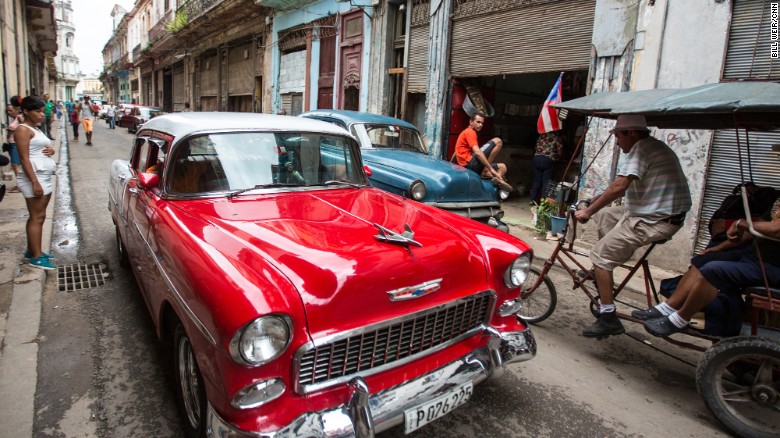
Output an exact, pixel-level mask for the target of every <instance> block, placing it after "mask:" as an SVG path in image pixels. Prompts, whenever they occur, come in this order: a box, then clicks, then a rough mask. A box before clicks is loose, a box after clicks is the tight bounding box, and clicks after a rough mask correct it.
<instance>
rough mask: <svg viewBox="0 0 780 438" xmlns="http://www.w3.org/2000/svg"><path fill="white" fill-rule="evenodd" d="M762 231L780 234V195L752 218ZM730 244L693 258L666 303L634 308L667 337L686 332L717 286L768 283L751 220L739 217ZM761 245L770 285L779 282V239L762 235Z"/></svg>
mask: <svg viewBox="0 0 780 438" xmlns="http://www.w3.org/2000/svg"><path fill="white" fill-rule="evenodd" d="M753 228H754V229H755V230H756V231H758V232H759V233H761V234H763V235H765V236H768V237H772V238H775V239H780V196H778V197H777V199H776V200H775V202H774V205H773V206H772V207H771V208H770V209H769V210H767V211H766V212H765V213H764V215H763V216H762V217H761V220H759V221H755V222H753ZM727 236H728V243H727V244H724V245H720V250H719V251H715V252H710V253H708V254H706V255H704V256H697V257H694V258H693V260H692V266H691V267H690V268H689V269H688V271H687V272H686V273H685V275H683V277H682V280H680V283H679V285H678V286H677V289H676V290H675V292H674V294H672V296H671V297H670V298H669V299H668V300H666V301H665V302H663V303H661V304H658V305H657V306H655V307H651V308H649V309H647V310H637V311H634V312H632V313H631V315H632V316H633V317H635V318H638V319H642V320H644V321H645V322H644V326H645V329H646V330H647V331H648V332H649V333H650V334H652V335H655V336H660V337H665V336H669V335H672V334H674V333H677V332H679V331H682V330H683V329H685V327H686V326H687V325H688V323H689V321H690V320H691V318H692V317H693V315H694V314H695V313H696V312H698V311H700V310H701V309H702V308H703V307H704V306H706V305H707V304H709V303H710V302H711V301H712V300H713V299H715V296H716V295H717V294H718V291H719V290H720V291H739V290H741V289H742V288H744V287H745V286H759V285H763V284H764V277H763V273H762V270H761V266H760V264H759V260H758V256H757V254H756V252H755V247H754V246H753V245H747V246H745V243H748V242H750V241H751V240H752V239H753V235H752V234H750V232H749V229H748V224H747V223H746V222H745V221H744V220H742V219H740V220H737V221H736V222H734V223H733V224H732V225H731V227H730V228H729V230H728V232H727ZM756 239H758V240H757V241H756V244H757V246H758V249H759V252H760V254H761V257H762V259H763V262H764V263H763V264H764V271H765V272H766V278H767V281H768V283H769V286H770V287H778V285H780V242H776V241H773V240H769V239H762V238H760V237H757V238H756Z"/></svg>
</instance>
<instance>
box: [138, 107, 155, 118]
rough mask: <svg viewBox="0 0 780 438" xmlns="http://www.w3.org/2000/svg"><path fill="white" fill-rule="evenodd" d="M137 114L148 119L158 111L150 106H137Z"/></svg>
mask: <svg viewBox="0 0 780 438" xmlns="http://www.w3.org/2000/svg"><path fill="white" fill-rule="evenodd" d="M138 111H139V113H140V114H139V115H140V116H141V117H143V118H144V119H147V120H148V119H150V118H152V117H154V116H155V115H156V113H158V112H160V110H158V109H152V108H138Z"/></svg>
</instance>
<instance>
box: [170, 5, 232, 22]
mask: <svg viewBox="0 0 780 438" xmlns="http://www.w3.org/2000/svg"><path fill="white" fill-rule="evenodd" d="M221 1H223V0H189V1H187V2H185V3H184V4H182V5H181V6H179V9H178V10H179V11H181V10H183V11H184V13H185V14H187V19H188V20H189V21H190V22H192V20H194V19H196V18H198V17H199V16H200V15H201V14H203V13H204V12H206V11H208V10H209V9H211V7H212V6H214V5H216V4H217V3H219V2H221Z"/></svg>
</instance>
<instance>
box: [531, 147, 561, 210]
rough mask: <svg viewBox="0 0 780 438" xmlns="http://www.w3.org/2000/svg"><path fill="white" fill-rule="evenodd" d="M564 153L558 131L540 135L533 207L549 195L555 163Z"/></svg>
mask: <svg viewBox="0 0 780 438" xmlns="http://www.w3.org/2000/svg"><path fill="white" fill-rule="evenodd" d="M562 153H563V142H562V141H561V136H560V135H559V134H558V131H550V132H545V133H544V134H540V135H539V138H538V139H537V140H536V153H535V155H534V161H533V163H534V182H533V184H532V185H531V205H534V204H537V205H538V204H539V203H540V202H541V201H542V198H544V197H545V196H546V195H547V193H546V192H545V190H546V189H547V188H548V186H549V185H550V180H551V179H552V177H553V174H554V173H555V163H556V162H557V161H558V160H560V158H561V155H562Z"/></svg>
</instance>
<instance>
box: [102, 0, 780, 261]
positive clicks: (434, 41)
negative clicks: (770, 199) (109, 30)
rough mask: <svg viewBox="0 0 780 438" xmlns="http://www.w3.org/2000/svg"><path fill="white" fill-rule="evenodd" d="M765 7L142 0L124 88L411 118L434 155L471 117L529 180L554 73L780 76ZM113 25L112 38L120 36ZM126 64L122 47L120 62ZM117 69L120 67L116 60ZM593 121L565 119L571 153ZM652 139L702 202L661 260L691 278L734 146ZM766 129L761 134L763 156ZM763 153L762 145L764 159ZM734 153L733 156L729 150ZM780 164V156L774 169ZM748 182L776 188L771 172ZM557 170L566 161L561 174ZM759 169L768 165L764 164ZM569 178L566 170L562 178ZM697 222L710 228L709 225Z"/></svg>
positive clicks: (613, 165)
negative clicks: (474, 112) (674, 156)
mask: <svg viewBox="0 0 780 438" xmlns="http://www.w3.org/2000/svg"><path fill="white" fill-rule="evenodd" d="M770 3H771V2H769V1H768V0H690V1H685V2H672V1H670V0H654V1H649V0H351V1H349V2H346V1H337V0H189V1H174V0H170V1H167V0H138V1H137V2H136V4H135V6H134V8H133V11H131V12H130V13H128V14H127V15H128V16H129V17H131V18H129V19H128V20H127V36H126V39H127V41H128V43H127V48H126V49H125V51H126V52H127V53H128V54H129V56H128V63H129V65H131V66H132V67H131V68H129V69H128V71H129V75H128V77H129V89H130V95H131V96H132V99H134V100H135V101H136V102H138V103H143V104H150V105H156V106H161V107H162V108H163V109H164V110H166V111H178V110H181V109H182V108H183V105H184V102H189V103H190V104H191V106H192V108H193V109H194V110H202V111H206V110H217V111H254V112H278V111H280V110H284V112H285V113H287V114H291V115H295V114H298V113H300V112H303V111H307V110H310V109H315V108H339V109H354V110H358V111H370V112H375V113H381V114H387V115H392V116H396V117H401V118H403V119H405V120H408V121H410V122H412V123H414V124H415V125H416V126H418V127H419V128H420V130H421V131H423V133H424V134H425V136H426V138H427V140H428V142H429V143H430V144H431V148H430V149H431V153H432V154H433V155H435V156H438V157H442V158H449V157H450V155H451V154H452V151H453V147H454V142H455V139H456V138H457V135H458V133H459V132H460V131H462V130H463V129H464V128H465V127H466V126H467V124H468V116H467V115H466V112H465V111H464V108H466V107H468V106H471V107H476V108H477V109H479V110H481V111H484V112H486V113H488V114H489V115H490V116H491V117H490V118H489V119H488V121H487V123H486V126H485V128H484V129H483V135H484V137H486V138H489V137H492V136H499V137H501V138H502V139H504V145H505V147H504V149H503V151H502V154H503V156H501V157H499V160H500V161H504V162H507V163H509V166H510V169H511V171H510V174H509V175H508V179H509V180H510V182H511V183H512V184H513V185H515V186H516V187H518V188H520V190H519V191H520V192H522V191H523V188H524V187H528V186H529V185H530V178H531V175H532V164H531V163H532V159H533V155H534V144H535V141H536V138H537V136H538V134H537V132H536V120H537V117H538V115H539V113H540V110H541V106H542V104H543V102H544V100H545V98H546V97H547V95H548V93H549V92H550V89H551V88H552V86H553V84H555V82H556V80H557V79H558V77H561V78H562V79H561V80H562V94H563V99H564V100H567V99H572V98H576V97H579V96H583V95H586V94H590V93H593V92H605V91H611V92H620V91H628V90H641V89H648V88H680V87H689V86H695V85H700V84H705V83H709V82H718V81H730V80H775V81H776V80H778V79H780V77H778V73H780V65H778V64H777V59H772V58H770V56H769V52H768V51H769V44H770V41H769V39H768V36H767V35H768V29H769V26H770V23H769V20H770V19H771V18H770V13H769V8H770ZM119 34H120V33H119V31H118V32H117V34H116V35H115V36H119ZM119 56H120V57H121V56H122V55H121V54H120V55H119ZM120 64H121V63H120ZM586 124H587V120H585V119H584V118H576V117H569V118H568V119H566V120H565V122H564V128H563V130H562V131H561V134H562V137H563V138H564V144H565V147H566V148H565V149H566V154H567V157H566V158H569V157H570V156H571V155H573V154H574V151H575V146H576V142H577V139H578V137H579V136H580V134H581V132H582V130H583V127H584V126H585V125H586ZM609 128H610V122H608V121H603V120H601V121H600V120H596V121H593V122H592V123H591V125H590V129H589V130H588V133H587V136H586V140H585V142H584V153H583V154H582V155H581V156H576V157H574V161H573V164H574V166H573V168H572V169H573V170H572V172H571V173H570V174H569V175H563V174H562V173H563V172H559V174H558V175H557V176H556V180H559V181H560V180H566V181H569V182H573V181H574V180H575V179H576V176H577V175H576V174H577V171H578V170H579V169H580V168H583V167H584V166H585V165H587V164H588V163H589V162H590V161H594V160H595V161H594V164H593V166H592V167H590V170H589V171H588V173H587V175H585V178H584V179H583V180H582V181H581V184H580V187H579V188H580V196H590V195H591V194H593V193H595V192H598V191H599V190H601V189H603V188H604V187H605V186H606V185H607V184H608V183H609V182H610V181H611V180H612V179H613V178H614V176H615V172H616V170H617V168H618V166H619V164H620V153H619V151H618V148H617V146H616V145H615V144H614V140H609V141H608V142H607V145H606V147H605V148H604V151H602V152H601V153H600V154H597V151H599V150H600V149H601V145H602V143H603V142H604V141H605V139H607V138H608V136H609V134H608V130H609ZM654 135H655V136H657V137H659V138H661V139H662V140H665V141H667V142H668V143H670V145H671V146H672V147H673V148H674V149H675V150H676V151H677V153H678V155H679V156H680V159H681V162H682V163H683V166H684V168H685V171H686V175H687V176H688V178H689V182H690V185H691V190H692V192H693V197H694V208H693V210H692V212H691V214H689V215H688V218H687V220H686V226H685V228H684V230H683V231H681V232H679V233H678V235H677V236H675V239H674V240H673V241H672V242H669V243H667V244H665V245H663V246H662V247H660V248H658V249H657V250H656V251H655V254H654V262H655V263H657V264H659V265H661V266H665V267H668V268H677V269H683V268H684V267H685V266H687V262H688V258H689V257H690V255H691V254H692V252H693V251H694V250H695V249H696V248H700V247H701V245H702V242H703V241H706V239H707V233H706V218H708V215H710V214H711V213H712V210H714V207H713V206H714V205H716V204H717V202H719V200H720V198H722V194H723V192H724V190H726V189H730V188H731V187H733V185H734V183H735V180H734V178H733V177H734V175H733V173H731V174H730V173H729V172H727V171H724V170H723V168H724V163H723V162H724V161H727V158H724V157H727V156H728V154H731V153H733V152H734V148H735V140H734V139H733V134H731V135H732V138H730V139H729V137H728V134H725V133H719V132H715V133H713V132H711V131H670V130H666V131H661V130H655V131H654ZM773 142H774V143H777V142H779V141H778V140H777V139H776V138H775V137H774V136H773V134H766V135H764V136H763V137H762V136H757V137H756V144H758V145H759V146H758V147H759V148H760V149H758V150H759V154H762V153H764V152H763V151H766V150H767V147H768V146H761V145H768V144H770V143H773ZM766 153H769V152H766ZM724 154H725V155H724ZM765 161H767V162H770V163H776V162H777V161H776V160H774V159H769V157H767V160H765ZM772 166H773V164H772V165H769V167H768V168H766V169H763V168H762V172H759V173H760V175H759V176H755V175H754V176H753V178H754V179H755V180H756V182H758V183H762V182H763V183H764V184H772V185H780V182H777V181H775V180H774V179H773V178H774V176H772V177H766V176H765V175H778V174H780V172H779V171H778V170H780V169H776V168H775V167H772ZM561 167H563V166H561ZM764 167H766V165H764ZM561 170H562V169H561ZM702 218H704V220H702Z"/></svg>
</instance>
